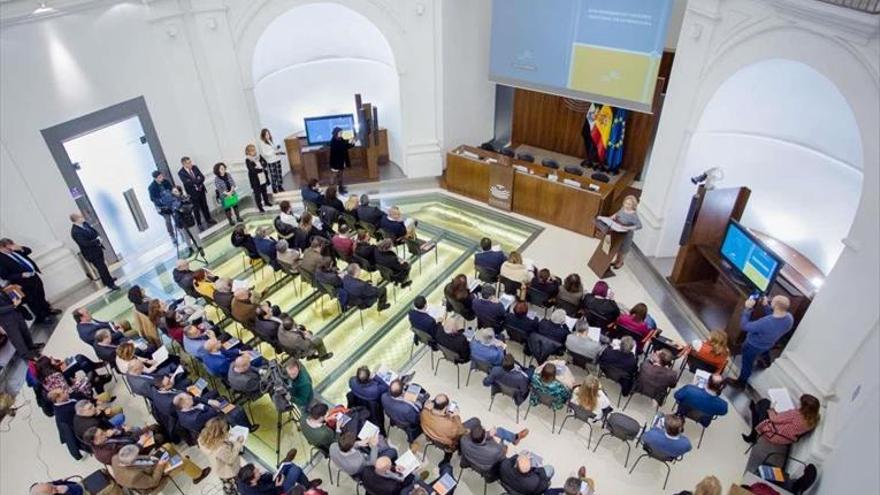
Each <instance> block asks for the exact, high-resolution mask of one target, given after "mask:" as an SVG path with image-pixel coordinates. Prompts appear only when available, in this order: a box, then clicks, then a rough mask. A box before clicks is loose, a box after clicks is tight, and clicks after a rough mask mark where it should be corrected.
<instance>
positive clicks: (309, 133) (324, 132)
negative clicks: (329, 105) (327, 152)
mask: <svg viewBox="0 0 880 495" xmlns="http://www.w3.org/2000/svg"><path fill="white" fill-rule="evenodd" d="M305 127H306V138H308V141H309V144H324V143H329V142H330V140H331V139H332V138H333V128H335V127H339V128H341V129H342V130H343V131H345V132H343V135H344V136H346V137H347V138H349V139H350V137H351V136H352V135H353V131H354V116H353V115H352V114H346V115H328V116H326V117H310V118H307V119H305Z"/></svg>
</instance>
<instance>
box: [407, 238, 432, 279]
mask: <svg viewBox="0 0 880 495" xmlns="http://www.w3.org/2000/svg"><path fill="white" fill-rule="evenodd" d="M404 242H405V243H406V250H407V252H409V255H410V256H415V257H416V259H417V260H418V261H419V275H421V274H422V255H423V254H425V253H428V252H430V251H434V265H437V263H439V261H440V260H439V257H440V255H439V253H438V252H437V242H439V240H438V241H437V242H420V241H419V240H418V239H410V238H407V239H406V240H405V241H404ZM426 246H427V247H426Z"/></svg>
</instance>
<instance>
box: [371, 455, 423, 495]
mask: <svg viewBox="0 0 880 495" xmlns="http://www.w3.org/2000/svg"><path fill="white" fill-rule="evenodd" d="M412 478H413V475H412V474H410V475H409V476H407V477H406V478H404V477H403V476H401V475H400V473H398V472H397V471H396V470H395V466H394V463H393V462H391V458H389V457H387V456H382V457H379V458H378V459H376V463H375V464H374V465H373V466H366V467H365V468H364V470H363V471H361V482H362V483H363V485H364V489H365V490H366V492H367V493H371V494H373V495H398V494H399V493H400V492H401V490H403V487H405V486H407V485H409V484H410V483H411V482H412Z"/></svg>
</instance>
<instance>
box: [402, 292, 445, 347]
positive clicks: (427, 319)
mask: <svg viewBox="0 0 880 495" xmlns="http://www.w3.org/2000/svg"><path fill="white" fill-rule="evenodd" d="M408 318H409V324H410V326H411V327H413V328H416V329H418V330H421V331H423V332H425V333H427V334H428V335H430V336H431V337H436V336H437V332H438V331H441V327H442V325H441V324H440V321H438V320H437V319H435V318H434V317H433V316H431V314H430V313H428V300H427V299H425V296H422V295H418V296H416V298H415V299H414V300H413V307H412V309H410V310H409V314H408Z"/></svg>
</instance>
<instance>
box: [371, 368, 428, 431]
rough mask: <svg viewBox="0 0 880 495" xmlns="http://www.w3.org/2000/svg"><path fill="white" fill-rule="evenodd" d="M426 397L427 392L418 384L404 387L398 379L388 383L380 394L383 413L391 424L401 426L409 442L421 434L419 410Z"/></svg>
mask: <svg viewBox="0 0 880 495" xmlns="http://www.w3.org/2000/svg"><path fill="white" fill-rule="evenodd" d="M427 397H428V393H427V392H425V391H424V390H423V389H422V388H421V387H420V386H418V385H415V384H410V385H408V386H406V387H404V385H403V382H401V381H400V380H393V381H392V382H391V383H390V384H389V385H388V391H387V392H385V393H384V394H382V399H381V400H382V408H383V409H384V410H385V414H386V415H387V416H388V418H389V419H390V420H391V423H392V424H394V425H397V426H399V427H401V428H403V430H404V431H405V432H406V440H407V441H408V442H410V443H412V442H413V441H415V439H416V438H418V437H419V436H420V435H421V434H422V426H421V424H420V419H419V412H420V411H421V409H422V408H421V404H424V402H425V401H426V400H427Z"/></svg>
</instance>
